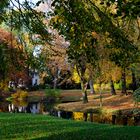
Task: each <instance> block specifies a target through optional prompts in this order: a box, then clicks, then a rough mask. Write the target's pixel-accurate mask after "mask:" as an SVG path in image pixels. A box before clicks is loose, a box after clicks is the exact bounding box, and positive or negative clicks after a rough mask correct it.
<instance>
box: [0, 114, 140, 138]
mask: <svg viewBox="0 0 140 140" xmlns="http://www.w3.org/2000/svg"><path fill="white" fill-rule="evenodd" d="M10 139H14V140H26V139H27V140H31V139H32V140H140V127H138V126H131V127H130V126H129V127H128V126H115V125H107V124H96V123H90V122H76V121H72V120H64V119H59V118H55V117H51V116H47V115H32V114H8V113H0V140H10Z"/></svg>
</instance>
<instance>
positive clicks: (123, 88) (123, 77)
mask: <svg viewBox="0 0 140 140" xmlns="http://www.w3.org/2000/svg"><path fill="white" fill-rule="evenodd" d="M122 94H126V95H127V91H126V73H125V68H124V69H123V71H122Z"/></svg>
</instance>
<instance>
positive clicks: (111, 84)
mask: <svg viewBox="0 0 140 140" xmlns="http://www.w3.org/2000/svg"><path fill="white" fill-rule="evenodd" d="M110 87H111V94H112V95H116V91H115V88H114V82H113V80H112V79H111V80H110Z"/></svg>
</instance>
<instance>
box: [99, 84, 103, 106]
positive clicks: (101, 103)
mask: <svg viewBox="0 0 140 140" xmlns="http://www.w3.org/2000/svg"><path fill="white" fill-rule="evenodd" d="M102 106H103V100H102V84H101V83H100V107H102Z"/></svg>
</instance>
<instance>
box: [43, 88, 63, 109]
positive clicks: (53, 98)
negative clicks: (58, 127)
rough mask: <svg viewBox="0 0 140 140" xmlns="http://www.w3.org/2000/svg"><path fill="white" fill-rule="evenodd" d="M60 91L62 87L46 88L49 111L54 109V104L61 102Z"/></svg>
mask: <svg viewBox="0 0 140 140" xmlns="http://www.w3.org/2000/svg"><path fill="white" fill-rule="evenodd" d="M60 92H61V91H60V89H51V88H50V87H47V88H46V89H45V94H46V109H47V111H50V110H51V109H53V107H54V105H55V104H56V103H58V102H59V97H60Z"/></svg>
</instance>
